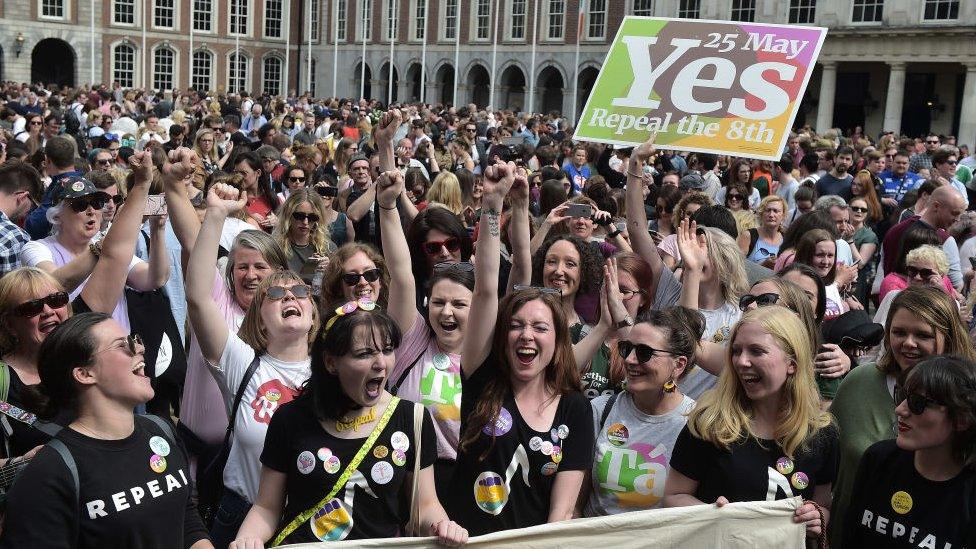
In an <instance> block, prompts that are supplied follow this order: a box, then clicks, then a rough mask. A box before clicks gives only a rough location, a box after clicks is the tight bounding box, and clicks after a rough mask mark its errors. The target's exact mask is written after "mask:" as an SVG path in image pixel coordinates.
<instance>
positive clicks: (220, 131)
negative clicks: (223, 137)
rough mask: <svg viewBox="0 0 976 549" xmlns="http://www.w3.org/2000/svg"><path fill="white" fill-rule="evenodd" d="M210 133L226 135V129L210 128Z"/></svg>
mask: <svg viewBox="0 0 976 549" xmlns="http://www.w3.org/2000/svg"><path fill="white" fill-rule="evenodd" d="M210 131H212V132H214V133H224V129H223V128H219V127H218V128H210Z"/></svg>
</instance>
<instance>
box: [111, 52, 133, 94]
mask: <svg viewBox="0 0 976 549" xmlns="http://www.w3.org/2000/svg"><path fill="white" fill-rule="evenodd" d="M112 80H115V81H116V82H118V83H119V85H120V86H122V87H123V88H132V87H135V80H136V49H135V47H133V46H132V45H131V44H125V43H123V44H119V45H117V46H115V48H114V49H113V50H112Z"/></svg>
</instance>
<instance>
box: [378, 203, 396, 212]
mask: <svg viewBox="0 0 976 549" xmlns="http://www.w3.org/2000/svg"><path fill="white" fill-rule="evenodd" d="M376 204H377V205H378V206H379V207H380V209H381V210H388V211H389V210H395V209H397V207H396V204H394V205H393V207H390V208H387V207H386V206H384V205H382V204H380V203H379V202H377V203H376Z"/></svg>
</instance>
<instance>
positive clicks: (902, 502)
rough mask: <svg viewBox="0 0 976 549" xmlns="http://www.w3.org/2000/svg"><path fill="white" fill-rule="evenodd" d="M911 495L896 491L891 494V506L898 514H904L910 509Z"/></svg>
mask: <svg viewBox="0 0 976 549" xmlns="http://www.w3.org/2000/svg"><path fill="white" fill-rule="evenodd" d="M912 505H913V502H912V495H911V494H909V493H908V492H902V491H898V492H895V493H894V494H892V495H891V508H892V509H894V510H895V512H896V513H898V514H899V515H904V514H906V513H908V512H909V511H911V510H912Z"/></svg>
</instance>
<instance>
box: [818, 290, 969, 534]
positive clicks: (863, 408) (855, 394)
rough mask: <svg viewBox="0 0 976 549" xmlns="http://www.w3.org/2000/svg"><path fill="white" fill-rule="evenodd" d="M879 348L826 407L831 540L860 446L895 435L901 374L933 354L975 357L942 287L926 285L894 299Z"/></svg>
mask: <svg viewBox="0 0 976 549" xmlns="http://www.w3.org/2000/svg"><path fill="white" fill-rule="evenodd" d="M882 347H883V351H882V353H881V355H880V358H879V359H878V362H877V364H873V365H867V364H865V365H863V366H859V367H857V368H854V369H853V370H851V373H850V374H848V375H847V377H846V378H845V379H844V382H843V383H842V384H841V386H840V389H839V390H838V391H837V398H835V399H834V401H833V403H832V404H831V406H830V411H831V413H832V414H833V415H834V417H836V418H837V426H838V428H839V429H840V432H841V433H842V437H841V440H840V467H839V469H838V472H837V482H836V486H835V487H834V494H833V504H832V505H831V508H832V509H833V511H834V513H835V515H834V518H835V524H834V525H833V526H832V529H831V534H830V535H831V544H832V545H836V544H838V543H840V538H841V535H842V533H843V532H845V531H846V530H845V528H846V527H845V525H844V524H843V521H844V519H845V517H846V516H847V509H848V504H849V501H850V500H851V497H852V496H853V495H854V492H853V488H854V476H855V474H856V472H857V466H858V462H859V461H860V460H861V457H862V455H863V454H864V451H865V450H867V448H868V447H869V446H871V445H872V444H874V443H876V442H878V441H882V440H889V439H891V438H894V436H895V435H896V431H895V430H896V427H897V421H896V420H897V418H896V412H895V407H896V405H897V404H896V402H895V399H894V395H895V392H896V389H897V388H898V387H904V386H905V382H906V377H907V376H908V374H909V373H910V372H911V371H912V369H913V368H914V367H915V366H916V365H917V364H919V363H920V362H922V361H924V360H926V359H928V358H931V357H933V356H936V355H942V354H947V355H948V354H951V355H957V356H959V357H962V358H964V359H966V360H968V361H973V360H976V349H974V348H973V344H972V342H971V341H970V338H969V334H967V332H966V328H965V326H963V324H962V322H961V321H960V319H959V307H958V305H956V303H955V302H954V301H953V300H952V298H950V297H949V296H948V295H946V293H945V292H943V291H941V290H937V289H935V288H931V287H928V286H910V287H909V288H907V289H906V290H904V291H902V292H901V293H900V294H898V296H897V297H896V298H895V299H894V301H893V302H892V304H891V308H890V309H889V310H888V317H887V319H886V322H885V335H884V342H883V344H882ZM889 497H890V494H889ZM892 518H893V517H892Z"/></svg>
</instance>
